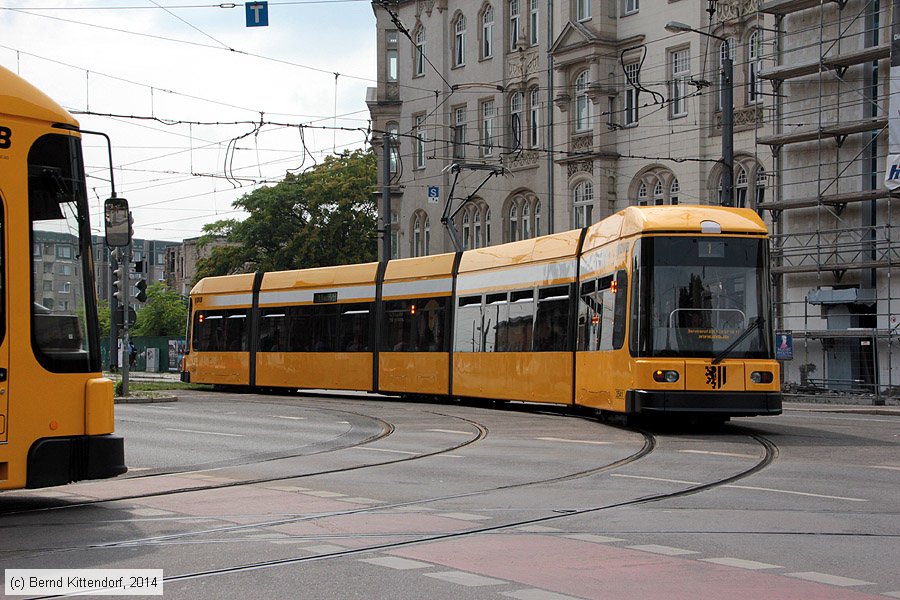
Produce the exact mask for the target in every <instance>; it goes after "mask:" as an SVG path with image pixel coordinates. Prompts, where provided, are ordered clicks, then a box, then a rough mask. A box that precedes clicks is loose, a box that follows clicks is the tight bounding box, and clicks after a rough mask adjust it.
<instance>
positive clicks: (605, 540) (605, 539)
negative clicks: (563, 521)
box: [563, 533, 625, 544]
mask: <svg viewBox="0 0 900 600" xmlns="http://www.w3.org/2000/svg"><path fill="white" fill-rule="evenodd" d="M563 537H564V538H569V539H570V540H581V541H582V542H591V543H594V544H611V543H613V542H624V541H625V540H623V539H621V538H614V537H609V536H607V535H596V534H593V533H573V534H570V535H564V536H563Z"/></svg>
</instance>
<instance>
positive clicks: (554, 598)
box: [500, 589, 580, 600]
mask: <svg viewBox="0 0 900 600" xmlns="http://www.w3.org/2000/svg"><path fill="white" fill-rule="evenodd" d="M500 595H501V596H506V597H508V598H516V600H580V599H579V598H575V597H574V596H563V595H562V594H557V593H555V592H548V591H547V590H539V589H530V590H518V591H515V592H501V593H500Z"/></svg>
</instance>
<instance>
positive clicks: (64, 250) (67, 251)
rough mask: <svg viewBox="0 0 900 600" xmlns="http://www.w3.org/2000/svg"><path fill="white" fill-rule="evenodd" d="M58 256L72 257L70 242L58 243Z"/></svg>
mask: <svg viewBox="0 0 900 600" xmlns="http://www.w3.org/2000/svg"><path fill="white" fill-rule="evenodd" d="M56 258H69V259H70V258H72V246H69V245H68V244H57V245H56Z"/></svg>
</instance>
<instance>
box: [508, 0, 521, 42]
mask: <svg viewBox="0 0 900 600" xmlns="http://www.w3.org/2000/svg"><path fill="white" fill-rule="evenodd" d="M521 31H522V21H521V19H520V17H519V0H509V49H510V51H512V50H515V49H516V44H517V43H518V41H519V33H520V32H521Z"/></svg>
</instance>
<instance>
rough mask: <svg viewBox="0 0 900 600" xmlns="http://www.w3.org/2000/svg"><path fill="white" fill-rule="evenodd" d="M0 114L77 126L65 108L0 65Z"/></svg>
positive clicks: (76, 122)
mask: <svg viewBox="0 0 900 600" xmlns="http://www.w3.org/2000/svg"><path fill="white" fill-rule="evenodd" d="M0 114H6V115H10V116H14V117H26V118H30V119H39V120H41V121H48V122H50V123H65V124H67V125H72V126H74V127H78V121H76V120H75V118H74V117H73V116H72V115H70V114H69V112H68V111H67V110H66V109H64V108H63V107H62V106H60V105H59V104H57V103H56V102H55V101H54V100H52V99H51V98H50V97H49V96H48V95H47V94H45V93H44V92H42V91H40V90H39V89H37V88H36V87H34V86H33V85H31V84H30V83H28V82H27V81H25V80H24V79H22V78H21V77H19V76H18V75H16V74H15V73H13V72H12V71H10V70H9V69H6V68H5V67H0Z"/></svg>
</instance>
